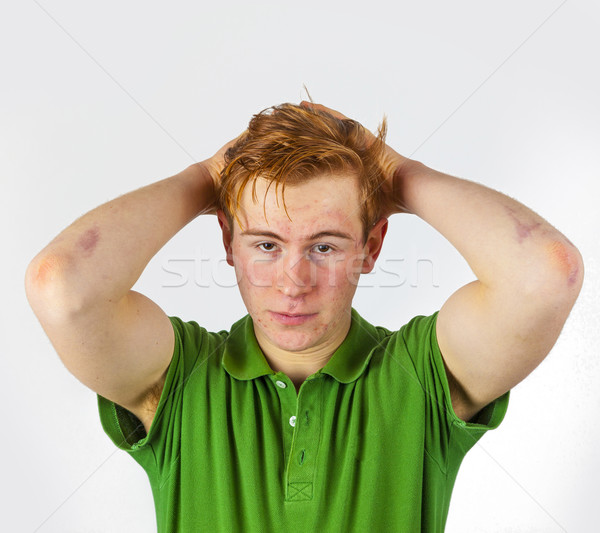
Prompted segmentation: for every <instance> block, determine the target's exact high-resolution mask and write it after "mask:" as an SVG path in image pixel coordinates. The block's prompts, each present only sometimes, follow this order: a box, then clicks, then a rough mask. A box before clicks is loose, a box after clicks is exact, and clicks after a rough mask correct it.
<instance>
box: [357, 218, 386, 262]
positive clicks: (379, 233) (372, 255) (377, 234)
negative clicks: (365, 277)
mask: <svg viewBox="0 0 600 533" xmlns="http://www.w3.org/2000/svg"><path fill="white" fill-rule="evenodd" d="M387 229H388V219H387V218H385V217H383V218H380V219H379V220H378V221H377V223H376V224H375V225H374V226H373V228H372V229H371V231H370V232H369V235H368V237H367V242H366V243H365V245H364V248H363V252H364V254H365V256H364V259H363V265H362V270H361V274H368V273H369V272H371V270H373V267H374V266H375V261H376V260H377V258H378V257H379V253H380V252H381V247H382V246H383V239H384V238H385V234H386V233H387Z"/></svg>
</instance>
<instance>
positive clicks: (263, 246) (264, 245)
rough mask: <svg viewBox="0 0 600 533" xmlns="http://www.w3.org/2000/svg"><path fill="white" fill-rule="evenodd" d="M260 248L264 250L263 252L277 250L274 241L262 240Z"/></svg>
mask: <svg viewBox="0 0 600 533" xmlns="http://www.w3.org/2000/svg"><path fill="white" fill-rule="evenodd" d="M258 248H259V249H260V250H262V251H263V252H272V251H273V250H275V243H272V242H261V243H260V244H259V245H258Z"/></svg>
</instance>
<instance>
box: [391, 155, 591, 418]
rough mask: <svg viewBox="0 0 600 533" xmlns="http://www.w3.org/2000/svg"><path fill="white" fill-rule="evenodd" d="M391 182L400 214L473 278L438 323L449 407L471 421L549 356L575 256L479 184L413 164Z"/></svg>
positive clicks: (577, 285) (549, 229) (578, 263)
mask: <svg viewBox="0 0 600 533" xmlns="http://www.w3.org/2000/svg"><path fill="white" fill-rule="evenodd" d="M396 180H397V183H396V187H395V189H396V191H397V196H396V200H397V201H398V203H399V206H400V205H401V206H402V210H404V211H406V212H410V213H414V214H416V215H417V216H419V217H420V218H422V219H423V220H425V221H426V222H428V223H429V224H431V225H432V226H433V227H434V228H436V229H437V230H438V231H439V232H440V233H441V234H442V235H444V236H445V237H446V238H447V239H448V240H449V241H450V243H452V244H453V245H454V247H455V248H456V249H457V250H458V251H459V252H460V254H461V255H462V256H463V257H464V258H465V259H466V261H467V262H468V264H469V266H470V267H471V269H472V270H473V272H474V273H475V275H476V277H477V280H476V281H473V282H471V283H468V284H467V285H465V286H464V287H461V288H460V289H459V290H458V291H456V292H455V293H454V294H452V296H450V298H448V300H447V301H446V302H445V304H444V305H443V306H442V308H441V310H440V312H439V315H438V319H437V337H438V344H439V346H440V350H441V352H442V354H443V358H444V362H445V365H446V371H447V374H448V378H449V381H450V385H451V390H452V404H453V407H454V410H455V412H456V413H457V415H458V416H460V417H461V418H463V419H464V420H469V419H470V418H471V417H472V416H473V415H475V414H476V413H477V412H478V411H479V410H480V409H481V408H482V407H484V406H485V405H487V404H488V403H489V402H491V401H492V400H494V399H495V398H497V397H499V396H500V395H502V394H504V393H505V392H506V391H508V390H509V389H511V388H512V387H514V386H515V385H516V384H517V383H519V382H520V381H521V380H522V379H523V378H525V377H526V376H527V375H528V374H529V373H530V372H531V371H532V370H533V369H534V368H535V367H536V366H537V365H539V364H540V363H541V361H542V360H543V359H544V357H546V355H547V354H548V353H549V352H550V350H551V349H552V347H553V346H554V343H555V342H556V339H557V338H558V335H559V334H560V331H561V330H562V327H563V325H564V323H565V321H566V319H567V317H568V315H569V312H570V311H571V308H572V307H573V304H574V303H575V300H576V299H577V296H578V294H579V291H580V289H581V285H582V281H583V262H582V259H581V255H580V254H579V251H578V250H577V248H576V247H575V246H574V245H573V244H572V243H571V242H570V241H569V240H568V239H567V238H566V237H565V236H564V235H563V234H562V233H560V232H559V231H558V230H557V229H556V228H554V227H553V226H552V225H550V224H549V223H548V222H547V221H546V220H544V219H543V218H542V217H540V216H539V215H537V214H536V213H534V212H533V211H532V210H531V209H529V208H527V207H525V206H524V205H523V204H521V203H519V202H517V201H516V200H513V199H512V198H509V197H508V196H506V195H504V194H502V193H500V192H497V191H495V190H492V189H489V188H487V187H485V186H483V185H480V184H477V183H474V182H471V181H467V180H464V179H459V178H456V177H453V176H449V175H447V174H444V173H442V172H438V171H436V170H433V169H431V168H428V167H426V166H425V165H423V164H421V163H417V162H411V163H409V164H406V165H404V167H403V169H401V171H400V172H399V173H397V175H396Z"/></svg>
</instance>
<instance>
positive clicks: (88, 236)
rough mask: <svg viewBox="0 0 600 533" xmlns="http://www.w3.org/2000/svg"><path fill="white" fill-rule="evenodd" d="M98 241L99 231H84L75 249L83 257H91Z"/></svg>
mask: <svg viewBox="0 0 600 533" xmlns="http://www.w3.org/2000/svg"><path fill="white" fill-rule="evenodd" d="M99 239H100V231H99V230H98V228H91V229H88V230H87V231H85V233H83V235H81V237H79V239H78V240H77V247H78V248H79V249H80V250H82V251H83V252H84V253H85V255H91V254H92V252H93V251H94V248H96V245H97V244H98V240H99Z"/></svg>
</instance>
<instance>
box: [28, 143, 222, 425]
mask: <svg viewBox="0 0 600 533" xmlns="http://www.w3.org/2000/svg"><path fill="white" fill-rule="evenodd" d="M232 142H233V141H232ZM229 144H231V143H229ZM229 144H227V145H225V146H224V147H223V148H222V149H221V150H219V152H218V153H217V154H216V155H215V156H214V157H213V158H211V159H209V160H207V161H204V162H202V163H196V164H193V165H191V166H189V167H188V168H186V169H185V170H183V171H182V172H180V173H179V174H176V175H175V176H172V177H170V178H166V179H164V180H162V181H159V182H156V183H153V184H151V185H148V186H146V187H143V188H141V189H139V190H136V191H133V192H130V193H128V194H126V195H124V196H121V197H119V198H117V199H115V200H112V201H110V202H108V203H106V204H104V205H101V206H100V207H97V208H96V209H94V210H92V211H90V212H89V213H87V214H85V215H84V216H82V217H81V218H79V219H78V220H76V221H75V222H73V224H71V225H70V226H69V227H68V228H66V229H65V230H64V231H62V232H61V233H60V234H59V235H58V236H57V237H56V238H55V239H54V240H53V241H52V242H50V244H48V246H46V247H45V248H44V249H43V250H42V251H41V252H40V253H39V254H38V255H37V256H36V257H35V258H34V259H33V260H32V261H31V263H30V265H29V267H28V269H27V273H26V281H25V284H26V291H27V297H28V299H29V302H30V304H31V307H32V308H33V310H34V312H35V314H36V315H37V317H38V319H39V321H40V323H41V324H42V327H43V328H44V330H45V332H46V334H47V335H48V337H49V338H50V340H51V342H52V344H53V346H54V348H55V349H56V351H57V352H58V354H59V356H60V358H61V359H62V361H63V363H64V364H65V366H66V367H67V369H68V370H69V371H70V372H71V373H72V374H74V375H75V377H77V378H78V379H79V380H80V381H81V382H82V383H83V384H84V385H86V386H88V387H89V388H90V389H92V390H94V391H95V392H97V393H98V394H100V395H102V396H104V397H106V398H108V399H110V400H112V401H114V402H116V403H118V404H119V405H122V406H123V407H125V408H127V409H129V410H130V411H132V412H133V413H134V414H136V416H138V418H140V420H141V421H142V422H143V423H144V426H145V428H146V430H147V431H148V430H149V427H150V424H151V422H152V418H153V416H154V411H155V409H156V401H157V400H158V397H159V396H160V392H161V390H162V385H163V383H164V377H165V375H166V370H167V368H168V366H169V363H170V361H171V357H172V354H173V346H174V334H173V329H172V326H171V324H170V321H169V319H168V317H167V316H166V315H165V313H164V312H163V311H162V310H161V309H160V308H159V307H158V306H157V305H156V304H155V303H154V302H152V301H151V300H149V299H148V298H146V297H145V296H143V295H142V294H139V293H137V292H135V291H132V290H131V287H132V286H133V285H134V283H135V282H136V281H137V279H138V278H139V276H140V275H141V273H142V271H143V270H144V268H145V267H146V265H147V264H148V262H149V261H150V259H151V258H152V257H153V256H154V255H155V254H156V252H158V250H159V249H160V248H161V247H162V246H163V245H164V244H165V243H166V242H167V241H168V240H169V239H170V238H171V237H172V236H173V235H175V233H177V232H178V231H179V230H180V229H181V228H182V227H183V226H185V225H186V224H187V223H188V222H190V221H191V220H192V219H194V218H195V217H196V216H197V215H199V214H201V213H215V212H216V197H215V189H216V186H215V183H216V180H217V179H218V173H219V170H220V165H222V156H223V153H224V151H225V149H226V148H227V147H228V146H229Z"/></svg>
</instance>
